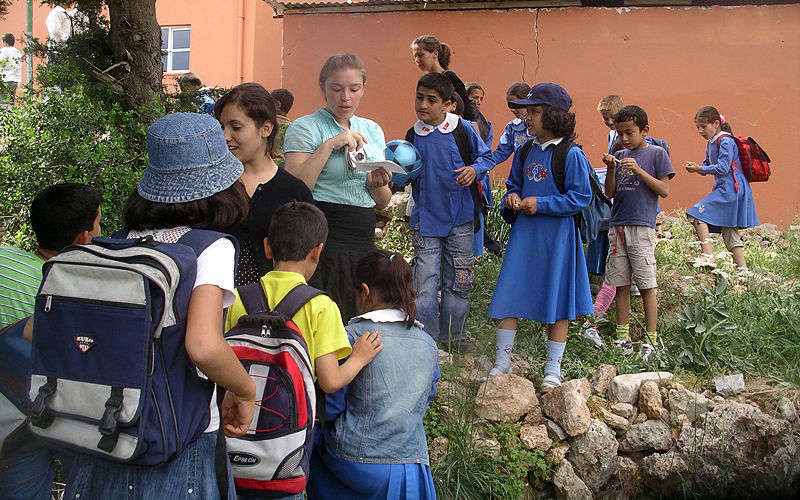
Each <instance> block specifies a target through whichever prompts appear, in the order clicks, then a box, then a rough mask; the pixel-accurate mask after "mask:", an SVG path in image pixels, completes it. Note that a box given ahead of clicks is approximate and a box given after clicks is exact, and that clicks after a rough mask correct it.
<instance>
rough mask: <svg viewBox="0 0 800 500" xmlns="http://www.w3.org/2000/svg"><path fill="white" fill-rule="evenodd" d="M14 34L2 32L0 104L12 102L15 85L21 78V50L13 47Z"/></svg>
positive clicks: (15, 91) (15, 89)
mask: <svg viewBox="0 0 800 500" xmlns="http://www.w3.org/2000/svg"><path fill="white" fill-rule="evenodd" d="M14 42H15V39H14V34H13V33H3V36H2V43H3V47H2V48H0V75H2V77H3V78H2V82H0V104H4V103H8V104H12V105H13V104H14V96H15V95H16V93H17V86H18V85H19V82H20V81H21V80H22V52H20V51H19V49H18V48H16V47H14Z"/></svg>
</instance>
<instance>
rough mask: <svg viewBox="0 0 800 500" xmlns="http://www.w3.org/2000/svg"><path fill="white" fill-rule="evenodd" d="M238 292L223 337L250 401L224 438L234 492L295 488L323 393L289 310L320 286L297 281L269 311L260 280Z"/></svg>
mask: <svg viewBox="0 0 800 500" xmlns="http://www.w3.org/2000/svg"><path fill="white" fill-rule="evenodd" d="M238 291H239V297H240V298H241V299H242V303H243V305H244V307H245V311H246V312H247V314H246V315H245V316H242V317H241V318H239V320H238V322H237V325H236V326H235V327H234V328H232V329H231V330H230V331H229V332H228V333H227V334H225V339H226V340H227V341H228V344H230V345H231V347H232V348H233V352H235V353H236V355H237V356H238V358H239V360H240V361H241V362H242V364H243V365H244V368H245V370H247V372H248V373H249V374H250V376H251V377H252V378H253V381H254V382H255V384H256V407H255V411H254V412H253V420H252V423H251V425H250V429H249V430H248V431H247V433H245V434H244V435H243V436H241V437H238V438H227V439H226V442H227V449H228V459H229V460H230V462H231V468H232V469H233V479H234V482H235V484H236V492H237V493H238V494H240V495H255V496H259V497H283V496H287V495H294V494H298V493H301V492H302V491H303V490H305V488H306V483H307V481H308V472H309V465H310V459H311V449H312V446H313V441H314V419H315V417H316V416H317V411H318V410H319V412H320V415H324V408H325V404H324V402H325V400H324V399H322V396H321V394H320V393H318V392H317V391H316V386H315V384H314V372H313V370H312V368H311V358H310V356H309V353H308V344H307V343H306V339H305V338H304V337H303V333H302V332H301V331H300V330H299V329H298V328H297V325H295V324H294V322H293V321H292V317H293V316H294V315H295V314H296V313H297V311H299V310H300V309H301V308H302V307H303V305H305V304H306V303H307V302H308V301H309V300H311V299H312V298H314V297H316V296H317V295H321V294H323V292H322V291H320V290H317V289H316V288H313V287H310V286H308V285H305V284H300V285H298V286H296V287H295V288H293V289H292V290H290V291H289V293H287V294H286V296H285V297H284V298H283V300H281V302H280V303H279V304H278V305H276V306H275V308H274V309H273V310H270V308H269V304H268V302H267V297H266V296H265V295H264V289H263V288H262V287H261V283H260V282H257V283H252V284H249V285H245V286H243V287H240V288H239V289H238ZM318 398H319V399H318ZM318 401H319V402H318ZM320 421H324V416H323V417H321V418H320Z"/></svg>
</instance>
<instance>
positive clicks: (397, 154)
mask: <svg viewBox="0 0 800 500" xmlns="http://www.w3.org/2000/svg"><path fill="white" fill-rule="evenodd" d="M384 154H385V155H386V159H387V160H389V161H393V162H395V163H397V164H398V165H400V166H401V167H403V170H405V171H406V173H405V174H398V173H396V172H395V173H393V174H392V182H394V183H395V184H397V185H401V186H402V185H403V184H408V183H409V182H411V181H412V180H414V179H415V178H416V177H417V176H418V175H419V172H420V169H421V168H422V157H421V156H420V155H419V151H417V148H415V147H414V145H413V144H411V143H410V142H408V141H404V140H403V139H395V140H393V141H389V142H387V143H386V150H385V152H384Z"/></svg>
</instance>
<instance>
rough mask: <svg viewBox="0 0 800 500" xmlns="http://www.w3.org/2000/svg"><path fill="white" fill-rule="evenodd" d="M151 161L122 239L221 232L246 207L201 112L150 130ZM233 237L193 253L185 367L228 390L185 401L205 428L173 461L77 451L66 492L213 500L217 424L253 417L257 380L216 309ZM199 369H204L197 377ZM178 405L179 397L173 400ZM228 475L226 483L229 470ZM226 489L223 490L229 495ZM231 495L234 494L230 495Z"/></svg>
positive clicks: (229, 292) (212, 125) (223, 294)
mask: <svg viewBox="0 0 800 500" xmlns="http://www.w3.org/2000/svg"><path fill="white" fill-rule="evenodd" d="M147 146H148V147H147V149H148V155H149V161H148V167H147V169H146V170H145V172H144V174H143V175H142V179H141V180H140V181H139V184H138V186H137V189H136V190H135V191H134V192H133V193H132V194H131V196H130V197H129V198H128V202H127V205H126V207H125V226H126V228H127V231H128V232H127V236H128V237H129V238H142V237H145V236H151V237H152V238H154V239H155V240H156V241H159V242H162V243H175V242H177V241H178V240H179V239H180V238H181V237H182V236H183V235H185V234H187V233H189V232H190V231H192V230H193V228H200V229H210V230H217V231H219V230H223V231H224V230H227V229H228V228H229V227H231V226H233V225H234V224H236V223H238V222H239V221H240V220H241V219H242V218H243V217H244V216H245V214H246V213H247V195H246V194H245V192H244V189H243V187H242V184H241V183H240V182H239V177H240V176H241V175H242V170H243V168H242V164H241V162H239V160H237V159H236V158H235V157H234V156H233V155H232V154H231V153H230V152H229V151H228V148H227V147H226V146H225V138H224V137H223V135H222V130H221V129H220V126H219V123H218V122H217V121H216V120H215V119H214V118H212V117H211V116H208V115H206V114H196V113H172V114H169V115H166V116H164V117H162V118H160V119H158V120H157V121H156V122H155V123H153V124H152V125H151V126H150V128H149V129H148V134H147ZM235 251H236V250H235V247H234V243H233V242H232V241H231V239H229V237H227V236H221V237H220V238H219V239H217V240H216V241H215V242H214V243H212V244H211V245H210V246H208V247H207V248H206V249H205V250H204V251H203V252H202V253H201V254H200V255H199V256H198V257H197V278H196V281H195V283H194V289H193V291H192V294H191V298H190V300H189V306H188V310H186V311H179V312H178V313H179V315H180V316H182V317H186V337H185V349H186V353H185V354H186V355H187V359H188V360H190V361H191V363H192V364H193V366H187V370H190V373H195V372H196V373H197V376H198V377H200V378H205V377H207V378H208V379H209V380H211V381H212V382H215V383H217V384H219V385H220V386H222V387H224V388H225V389H226V391H225V397H224V400H223V401H222V405H221V407H220V408H218V404H217V397H216V390H215V386H214V385H213V384H209V387H207V388H204V393H203V394H202V396H201V395H200V394H198V393H197V392H196V391H194V392H192V393H189V392H188V391H187V392H184V393H182V397H185V398H190V397H203V398H208V399H207V404H208V405H209V407H210V417H209V422H208V426H207V427H206V429H205V431H204V432H203V433H201V434H200V436H199V437H198V438H197V439H196V440H195V441H194V442H192V443H189V444H187V445H186V447H185V448H183V450H182V451H181V452H179V453H178V454H177V456H176V457H174V458H173V459H172V460H171V461H169V462H167V463H165V464H162V465H158V466H145V467H143V466H135V465H125V464H119V463H115V462H111V461H107V460H104V459H101V458H95V457H91V456H89V455H83V454H78V455H76V458H75V461H74V463H73V465H72V467H71V469H70V471H69V476H68V478H67V481H66V483H67V487H66V491H65V493H64V496H65V497H66V498H123V497H127V496H130V495H135V496H136V497H138V498H183V497H185V496H186V495H187V491H188V490H191V491H192V494H194V495H196V496H198V497H199V498H219V494H220V493H219V489H218V485H217V481H216V475H215V448H216V444H217V438H218V429H219V428H222V429H224V431H225V433H226V434H228V435H234V436H239V435H242V434H244V433H245V431H246V430H247V428H248V427H249V424H250V421H251V419H252V416H253V405H254V398H255V384H254V383H253V381H252V379H251V378H250V376H249V375H248V374H247V372H246V371H245V370H244V368H243V367H242V364H241V363H240V362H239V360H238V359H237V358H236V355H235V354H234V353H233V351H232V350H231V348H230V347H229V346H228V343H227V342H225V340H224V339H223V337H222V328H221V326H222V322H223V317H222V314H223V308H224V307H227V306H229V305H231V304H232V303H233V299H234V295H233V268H234V265H235V262H234V255H235ZM201 372H202V375H201ZM178 404H185V403H176V406H177V405H178ZM227 474H228V478H229V479H230V480H231V481H232V478H231V475H230V468H228V470H227ZM231 493H232V489H231V490H229V495H230V494H231ZM229 498H232V497H231V496H229Z"/></svg>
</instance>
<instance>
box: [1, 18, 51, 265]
mask: <svg viewBox="0 0 800 500" xmlns="http://www.w3.org/2000/svg"><path fill="white" fill-rule="evenodd" d="M16 41H17V40H16V38H14V34H13V33H3V43H4V44H6V45H11V46H12V47H13V46H14V42H16ZM48 250H49V249H48Z"/></svg>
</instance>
